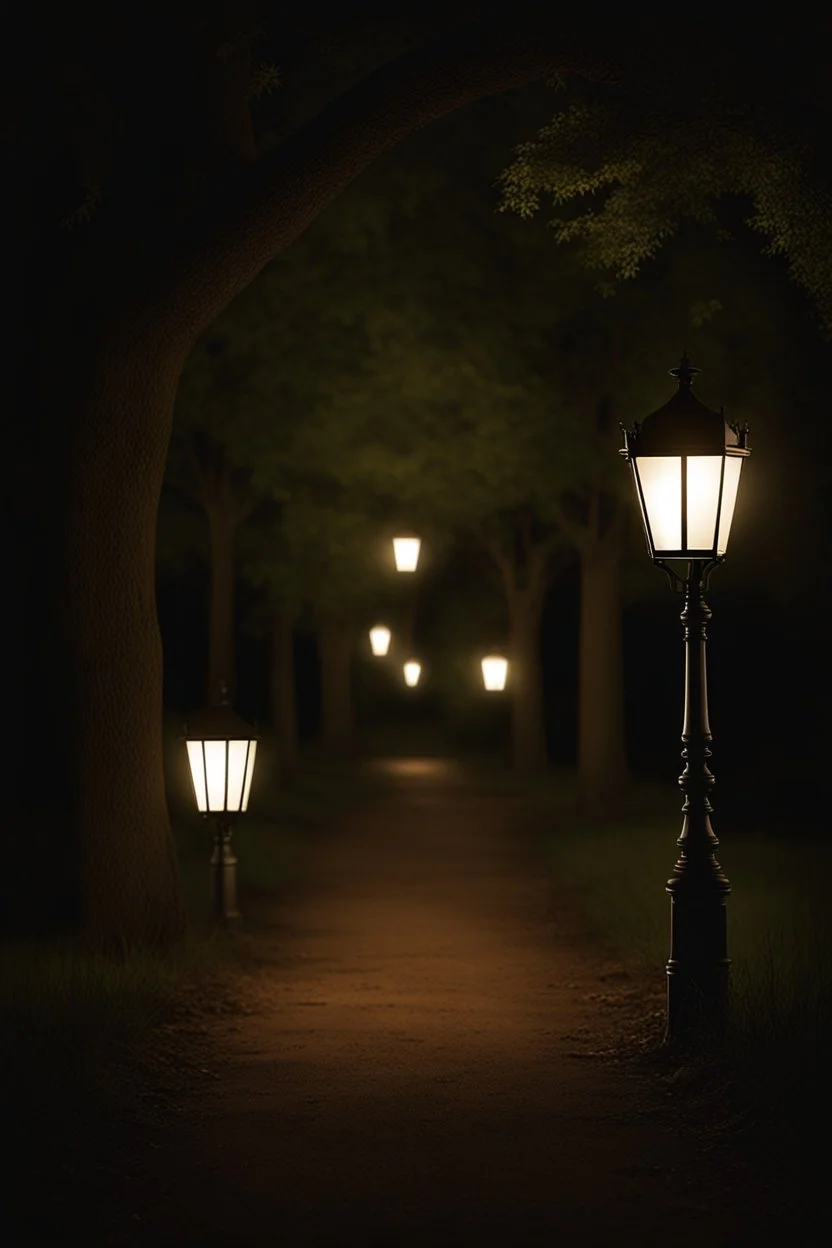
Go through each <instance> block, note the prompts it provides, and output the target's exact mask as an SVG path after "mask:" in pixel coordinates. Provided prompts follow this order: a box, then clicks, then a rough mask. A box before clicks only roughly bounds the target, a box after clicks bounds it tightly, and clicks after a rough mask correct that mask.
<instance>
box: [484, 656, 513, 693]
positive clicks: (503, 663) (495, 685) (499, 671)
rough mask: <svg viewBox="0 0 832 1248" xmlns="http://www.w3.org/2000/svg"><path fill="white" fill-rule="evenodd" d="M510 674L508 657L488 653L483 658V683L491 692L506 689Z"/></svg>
mask: <svg viewBox="0 0 832 1248" xmlns="http://www.w3.org/2000/svg"><path fill="white" fill-rule="evenodd" d="M507 675H508V659H504V658H503V657H502V656H501V655H499V654H487V655H486V656H485V658H484V659H483V660H482V683H483V684H484V685H485V687H486V689H487V690H489V692H491V691H494V690H500V689H505V687H506V677H507Z"/></svg>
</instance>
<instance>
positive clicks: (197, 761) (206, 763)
mask: <svg viewBox="0 0 832 1248" xmlns="http://www.w3.org/2000/svg"><path fill="white" fill-rule="evenodd" d="M185 742H186V746H187V750H188V763H189V765H190V769H191V781H192V783H193V786H194V797H195V798H196V805H197V809H198V810H199V812H200V814H203V815H205V816H208V815H214V816H215V817H216V819H215V834H214V853H213V856H212V858H211V865H212V866H213V867H214V903H215V909H216V911H217V914H218V916H219V917H220V918H222V919H231V918H238V917H239V910H238V909H237V885H236V871H237V859H236V857H235V856H234V853H233V852H232V849H231V829H232V824H233V820H234V817H235V816H236V815H239V814H244V813H245V811H246V810H247V809H248V799H249V794H250V792H251V780H252V776H253V775H254V759H255V756H256V754H257V735H256V733H255V732H254V730H253V729H252V728H251V726H250V725H249V724H247V723H246V722H245V720H243V719H241V718H240V716H239V715H237V714H236V712H235V711H233V710H232V709H231V707H230V706H229V704H228V690H227V688H226V687H225V685H221V686H220V690H219V697H218V700H217V701H216V702H215V703H214V704H213V705H212V706H209V707H208V708H207V709H205V710H204V711H199V712H197V714H195V715H194V716H192V717H191V719H190V720H189V721H188V723H187V725H186V727H185Z"/></svg>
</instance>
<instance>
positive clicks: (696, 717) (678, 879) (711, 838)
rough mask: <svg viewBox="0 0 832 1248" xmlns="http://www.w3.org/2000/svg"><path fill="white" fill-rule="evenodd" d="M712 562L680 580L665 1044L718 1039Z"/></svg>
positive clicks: (721, 954)
mask: <svg viewBox="0 0 832 1248" xmlns="http://www.w3.org/2000/svg"><path fill="white" fill-rule="evenodd" d="M715 562H717V561H710V562H706V561H703V560H698V559H696V560H692V561H691V562H690V563H689V564H688V575H687V578H686V580H685V605H684V609H683V611H682V614H681V617H680V618H681V620H682V624H683V625H684V637H685V713H684V723H683V727H682V743H683V746H684V748H683V750H682V758H683V759H684V762H685V766H684V770H683V772H682V774H681V776H680V777H679V787H680V789H681V790H682V792H683V793H684V795H685V801H684V805H683V807H682V813H683V815H684V820H683V824H682V832H681V835H680V837H679V839H678V841H677V842H676V844H677V845H678V847H679V850H680V854H679V860H678V862H677V863H676V866H675V867H674V869H673V876H672V878H671V879H670V880H668V882H667V892H668V893H669V894H670V915H671V920H670V931H671V936H670V958H669V960H668V963H667V1031H666V1035H665V1040H666V1041H667V1042H668V1043H673V1044H675V1043H677V1042H680V1041H683V1040H684V1039H685V1037H686V1036H690V1035H692V1034H694V1033H696V1034H697V1035H701V1034H702V1033H703V1031H704V1032H710V1033H711V1034H712V1035H713V1034H716V1035H718V1034H720V1033H721V1032H722V1031H723V1030H724V1027H725V1024H726V1021H727V1015H728V983H729V971H730V961H729V958H728V940H727V924H726V917H727V916H726V899H727V897H728V894H729V892H730V891H731V886H730V884H729V883H728V880H727V879H726V877H725V875H724V874H723V871H722V868H721V867H720V865H719V862H718V860H717V856H716V854H717V850H718V848H719V841H718V840H717V838H716V836H715V835H714V830H713V828H712V827H711V803H710V797H709V795H710V791H711V789H712V788H713V785H714V778H713V775H712V774H711V770H710V768H709V766H708V759H709V758H710V756H711V751H710V743H711V730H710V725H709V723H708V682H707V670H706V643H707V626H708V621H709V620H710V618H711V611H710V609H709V607H708V606H707V604H706V602H705V599H704V591H705V588H706V586H707V579H708V574H709V572H710V571H711V569H712V568H713V567H714V565H715Z"/></svg>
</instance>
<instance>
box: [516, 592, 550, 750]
mask: <svg viewBox="0 0 832 1248" xmlns="http://www.w3.org/2000/svg"><path fill="white" fill-rule="evenodd" d="M542 606H543V604H542V599H541V595H540V594H539V593H537V592H535V591H533V590H531V589H515V591H514V593H513V594H512V595H511V596H510V599H509V610H510V627H511V650H510V662H511V666H510V670H509V681H510V689H511V737H512V748H513V754H514V766H515V767H516V768H517V770H518V771H541V770H543V769H545V768H546V766H547V765H548V751H547V748H546V729H545V724H544V721H543V668H542V663H541V657H540V624H541V616H542Z"/></svg>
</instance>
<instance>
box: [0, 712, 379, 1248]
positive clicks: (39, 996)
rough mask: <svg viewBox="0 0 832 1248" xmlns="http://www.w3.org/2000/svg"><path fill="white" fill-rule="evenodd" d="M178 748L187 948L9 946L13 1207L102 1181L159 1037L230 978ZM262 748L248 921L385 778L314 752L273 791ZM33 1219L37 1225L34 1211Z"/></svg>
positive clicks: (5, 994)
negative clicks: (34, 1195)
mask: <svg viewBox="0 0 832 1248" xmlns="http://www.w3.org/2000/svg"><path fill="white" fill-rule="evenodd" d="M179 744H180V742H179V741H178V738H177V736H176V734H175V733H170V734H168V745H169V751H168V767H169V776H168V779H169V803H170V810H171V819H172V826H173V831H174V839H175V843H176V847H177V851H178V858H179V867H180V878H181V883H182V889H183V894H184V898H185V903H186V907H187V911H188V917H189V925H188V930H187V933H186V936H185V938H184V939H183V940H182V942H181V943H180V944H179V946H178V947H177V948H175V949H173V950H171V951H169V952H167V953H165V954H158V953H149V952H148V953H142V952H138V951H133V952H131V953H129V954H128V955H125V956H124V957H122V958H112V957H105V956H93V955H91V954H89V953H88V952H84V951H82V950H80V949H76V948H74V947H72V946H71V945H70V944H68V943H66V942H64V943H62V944H55V943H53V944H48V945H47V944H40V945H38V944H34V943H26V944H23V943H16V944H14V945H8V946H6V947H5V948H2V949H0V1061H1V1062H2V1068H3V1071H4V1076H5V1087H4V1096H3V1101H4V1110H5V1115H4V1126H5V1130H6V1134H7V1136H8V1137H9V1138H11V1139H13V1140H14V1141H15V1145H14V1149H13V1150H12V1157H11V1160H10V1163H9V1164H7V1166H6V1168H5V1171H4V1182H5V1183H6V1184H7V1186H8V1190H9V1198H10V1201H11V1200H12V1199H13V1197H14V1196H15V1193H16V1192H25V1191H26V1190H27V1189H29V1188H31V1190H33V1191H35V1190H36V1189H37V1188H38V1184H39V1182H41V1183H42V1184H44V1185H45V1186H46V1187H48V1188H49V1190H50V1191H51V1190H52V1187H53V1186H54V1184H55V1183H57V1182H58V1179H59V1178H61V1176H63V1179H65V1180H66V1184H67V1185H68V1186H69V1187H71V1186H72V1184H73V1182H74V1178H73V1176H74V1175H83V1174H87V1176H89V1175H90V1174H91V1173H94V1170H95V1167H96V1166H97V1165H98V1164H99V1162H100V1160H101V1158H102V1156H104V1155H107V1154H108V1153H109V1152H110V1150H111V1149H112V1148H113V1147H114V1146H115V1144H114V1141H115V1140H116V1139H117V1138H120V1137H121V1136H123V1135H124V1133H125V1130H126V1129H127V1128H129V1129H131V1130H135V1129H136V1113H137V1111H138V1107H139V1105H140V1103H141V1098H142V1097H143V1096H145V1095H146V1094H147V1084H148V1071H149V1069H150V1067H149V1066H148V1064H147V1062H148V1055H149V1052H150V1048H151V1047H152V1048H154V1049H155V1042H154V1046H148V1040H149V1038H150V1037H151V1035H152V1034H153V1033H154V1031H155V1029H157V1028H158V1027H159V1025H160V1024H165V1025H166V1026H168V1025H171V1026H173V1027H174V1028H175V1026H176V1024H175V1021H174V1023H172V1024H171V1023H170V1020H171V1019H174V1020H175V1018H176V1017H177V1011H179V1010H181V1009H183V1008H184V1009H185V1011H186V1012H187V1011H188V1010H189V1009H190V1008H191V1003H192V1002H194V1001H195V1000H198V999H199V998H200V993H201V991H202V989H201V987H200V985H201V984H204V983H206V982H209V981H210V982H211V983H216V982H217V978H218V976H219V977H220V978H223V977H225V973H226V971H228V970H230V969H233V966H234V959H235V958H236V956H237V952H236V949H235V942H234V941H228V940H226V939H225V938H224V934H223V933H222V932H221V931H219V930H217V928H216V924H215V921H214V918H213V914H212V910H211V907H212V881H211V867H210V857H211V842H212V830H211V827H210V824H209V822H208V821H207V820H205V819H203V818H201V817H200V816H199V815H197V814H195V813H194V811H193V807H192V802H193V799H192V795H191V794H190V793H189V791H188V788H187V786H186V785H185V784H183V781H184V780H187V773H186V774H185V775H184V776H183V774H182V767H181V764H182V762H183V759H182V757H181V754H180V753H179V752H178V750H177V746H178V745H179ZM263 744H264V747H265V748H264V749H263V762H264V763H265V766H264V767H263V772H262V773H261V775H260V777H259V779H260V785H259V787H258V788H256V789H255V790H254V791H253V794H252V802H251V807H250V813H248V814H247V815H246V816H245V817H243V818H241V819H240V820H239V821H238V825H237V827H236V828H235V832H234V844H235V849H236V851H237V855H238V859H239V865H238V882H239V893H240V899H241V908H242V910H243V913H244V915H245V906H246V900H247V899H251V898H253V897H255V896H257V897H262V896H264V895H279V893H280V891H281V890H282V889H284V888H287V887H290V886H291V885H292V884H293V883H294V882H295V881H296V880H297V878H298V875H299V873H300V872H301V870H302V859H303V855H302V849H303V846H304V845H305V844H306V843H308V842H309V840H310V838H314V837H316V836H320V835H323V834H325V832H326V830H327V829H328V828H329V827H331V826H332V824H333V822H334V821H335V819H336V818H337V817H338V816H339V815H341V814H342V813H343V812H345V811H346V810H348V809H349V808H350V806H351V805H352V804H353V803H355V802H356V801H358V800H359V799H361V798H368V799H369V798H370V797H371V796H372V794H373V792H374V791H376V790H378V788H379V782H378V780H377V779H376V778H374V777H372V776H370V775H368V774H365V773H364V772H362V771H360V770H359V769H356V768H355V767H351V766H350V765H349V764H348V763H346V762H345V763H342V764H338V763H332V762H330V761H328V760H327V759H326V758H324V757H323V756H316V755H314V754H310V755H309V756H308V757H307V758H306V759H304V760H303V762H302V765H301V767H300V769H299V771H298V775H297V781H296V783H295V784H294V785H293V787H292V788H291V789H284V790H279V789H278V788H277V787H276V785H274V784H273V783H272V784H269V783H268V781H269V778H270V757H269V754H270V750H269V744H268V742H264V743H263ZM258 761H260V760H258ZM188 783H189V782H188ZM155 1073H158V1072H156V1071H154V1076H155ZM165 1077H166V1078H167V1076H165ZM177 1078H178V1076H177ZM177 1086H178V1085H177ZM52 1198H53V1197H52V1196H50V1198H49V1199H50V1200H51V1199H52ZM37 1203H38V1202H37V1201H35V1202H34V1206H33V1207H34V1208H35V1212H37ZM47 1203H48V1202H47ZM24 1212H25V1216H26V1217H28V1216H29V1214H30V1213H31V1209H27V1210H25V1211H24ZM21 1216H23V1215H21ZM51 1234H52V1232H51V1231H50V1232H49V1235H51ZM15 1242H16V1243H17V1242H19V1243H21V1244H22V1243H23V1242H24V1240H22V1239H18V1240H16V1241H15ZM25 1242H29V1241H28V1240H27V1241H25ZM34 1242H37V1243H43V1242H63V1240H62V1239H60V1238H58V1239H55V1240H53V1239H52V1238H49V1237H48V1236H47V1239H36V1241H34Z"/></svg>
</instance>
